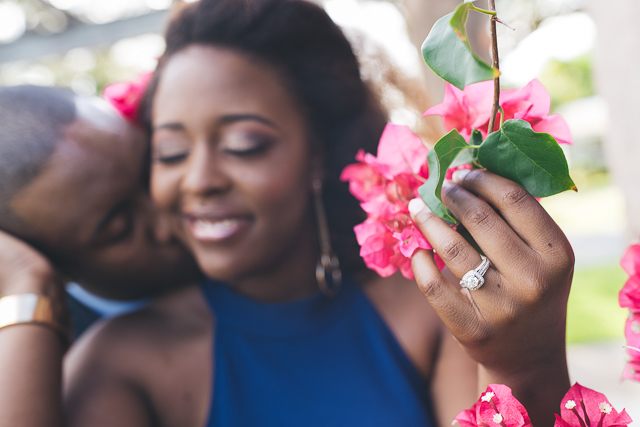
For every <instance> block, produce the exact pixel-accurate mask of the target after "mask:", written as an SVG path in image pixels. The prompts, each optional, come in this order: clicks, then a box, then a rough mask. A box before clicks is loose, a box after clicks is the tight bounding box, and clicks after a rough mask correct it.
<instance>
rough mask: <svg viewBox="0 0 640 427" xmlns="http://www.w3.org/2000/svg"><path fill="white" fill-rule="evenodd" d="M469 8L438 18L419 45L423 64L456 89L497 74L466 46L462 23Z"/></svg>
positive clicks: (459, 9)
mask: <svg viewBox="0 0 640 427" xmlns="http://www.w3.org/2000/svg"><path fill="white" fill-rule="evenodd" d="M471 7H472V4H471V3H462V4H461V5H459V6H458V7H457V8H456V10H455V11H454V12H452V13H450V14H448V15H445V16H443V17H442V18H440V19H439V20H438V21H437V22H436V23H435V24H434V25H433V28H431V31H430V32H429V35H428V36H427V38H426V40H425V41H424V43H423V44H422V56H423V57H424V60H425V62H426V63H427V65H428V66H429V67H430V68H431V69H432V70H433V71H434V72H435V73H436V74H437V75H438V76H440V77H442V78H443V79H444V80H446V81H448V82H449V83H451V84H452V85H454V86H455V87H457V88H458V89H464V87H465V86H466V85H469V84H471V83H477V82H481V81H484V80H491V79H493V78H494V77H497V76H498V75H499V71H498V70H496V69H494V68H493V67H491V66H490V65H489V64H487V63H486V62H484V61H483V60H482V59H480V57H478V56H477V55H476V54H475V53H473V50H472V49H471V45H469V38H468V35H467V28H466V23H467V18H468V16H469V9H470V8H471Z"/></svg>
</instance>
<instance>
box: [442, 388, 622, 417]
mask: <svg viewBox="0 0 640 427" xmlns="http://www.w3.org/2000/svg"><path fill="white" fill-rule="evenodd" d="M456 421H457V422H458V424H459V425H460V426H461V427H495V426H500V427H526V426H531V421H530V419H529V415H528V414H527V410H526V409H525V408H524V406H523V405H522V404H521V403H520V402H519V401H518V399H516V398H515V397H513V395H512V394H511V389H510V388H509V387H507V386H505V385H502V384H489V386H488V387H487V391H486V392H485V393H484V394H483V395H482V396H481V397H480V399H479V400H478V402H476V403H475V404H474V405H473V406H472V407H471V408H470V409H467V410H464V411H462V412H460V413H459V414H458V415H457V416H456V418H455V421H454V423H455V422H456ZM631 421H632V420H631V417H629V415H628V414H627V412H626V411H625V410H624V409H623V410H622V412H620V413H618V411H616V410H615V409H614V408H613V406H611V403H609V400H608V399H607V397H606V396H605V395H604V394H602V393H598V392H597V391H594V390H591V389H589V388H586V387H583V386H581V385H580V384H578V383H575V384H574V385H573V386H572V387H571V388H570V389H569V391H568V392H567V394H565V396H564V398H563V399H562V402H561V404H560V415H557V414H556V422H555V424H554V427H625V426H627V425H628V424H629V423H630V422H631Z"/></svg>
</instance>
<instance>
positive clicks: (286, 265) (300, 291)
mask: <svg viewBox="0 0 640 427" xmlns="http://www.w3.org/2000/svg"><path fill="white" fill-rule="evenodd" d="M318 248H319V243H318V239H317V236H316V232H315V225H314V224H309V226H306V227H303V228H302V231H301V233H300V235H298V238H297V239H296V240H295V243H294V244H292V245H290V246H289V250H288V251H287V252H286V253H285V254H283V256H281V257H280V258H279V259H278V260H276V261H275V262H273V263H271V264H270V266H268V267H266V268H261V269H259V270H257V271H253V272H251V273H250V274H247V275H246V276H244V277H239V278H238V279H236V280H233V281H231V282H229V283H228V285H229V287H230V288H232V289H233V290H234V291H235V292H237V293H239V294H242V295H244V296H246V297H249V298H251V299H255V300H258V301H264V302H285V301H293V300H297V299H301V298H304V297H307V296H310V295H313V294H314V293H316V292H318V283H317V281H316V276H315V268H316V263H317V261H318V258H319V249H318Z"/></svg>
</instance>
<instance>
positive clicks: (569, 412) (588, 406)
mask: <svg viewBox="0 0 640 427" xmlns="http://www.w3.org/2000/svg"><path fill="white" fill-rule="evenodd" d="M631 421H632V420H631V417H629V415H628V414H627V412H626V411H625V410H624V409H623V410H622V412H620V413H618V411H616V410H615V409H614V408H613V406H612V405H611V403H609V400H608V399H607V397H606V396H605V395H604V394H602V393H598V392H597V391H594V390H591V389H590V388H586V387H583V386H581V385H580V384H578V383H575V384H574V385H573V386H572V387H571V388H570V389H569V391H568V392H567V394H565V395H564V398H563V399H562V402H561V404H560V415H557V414H556V422H555V424H554V427H624V426H627V425H628V424H629V423H630V422H631Z"/></svg>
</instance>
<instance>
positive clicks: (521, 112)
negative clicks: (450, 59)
mask: <svg viewBox="0 0 640 427" xmlns="http://www.w3.org/2000/svg"><path fill="white" fill-rule="evenodd" d="M492 105H493V81H492V80H489V81H485V82H480V83H475V84H472V85H468V86H466V87H465V88H464V90H460V89H458V88H457V87H455V86H452V85H450V84H448V83H447V84H446V87H445V93H444V100H443V101H442V103H441V104H438V105H435V106H433V107H431V108H429V109H428V110H427V111H426V112H425V113H424V115H425V116H429V115H439V116H442V120H443V123H444V127H445V130H446V131H447V132H449V131H450V130H452V129H457V130H458V132H460V135H462V136H463V137H464V138H465V139H466V140H467V141H468V140H469V137H470V136H471V132H472V131H473V129H477V130H479V131H480V132H481V133H482V136H483V138H486V136H487V132H488V130H489V116H490V115H491V107H492ZM500 106H501V107H502V108H503V110H504V120H505V121H506V120H510V119H522V120H524V121H527V122H529V123H530V124H531V127H532V128H533V130H534V131H536V132H544V133H548V134H550V135H552V136H553V137H554V138H555V139H556V140H557V141H558V142H559V143H564V144H572V143H573V141H572V139H571V133H570V131H569V126H567V123H566V122H565V121H564V119H563V118H562V117H560V116H559V115H557V114H552V115H549V110H550V109H551V97H550V96H549V93H548V92H547V91H546V89H545V88H544V86H542V83H540V82H539V81H538V80H537V79H534V80H532V81H531V82H529V84H527V85H526V86H525V87H523V88H521V89H513V90H503V91H501V92H500ZM499 126H500V112H498V117H497V119H496V125H495V129H494V130H497V129H498V127H499Z"/></svg>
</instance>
